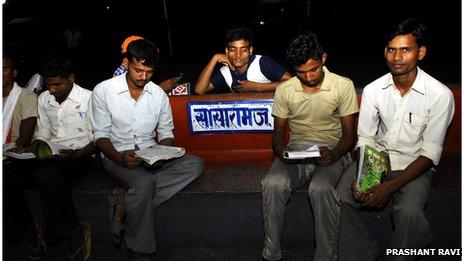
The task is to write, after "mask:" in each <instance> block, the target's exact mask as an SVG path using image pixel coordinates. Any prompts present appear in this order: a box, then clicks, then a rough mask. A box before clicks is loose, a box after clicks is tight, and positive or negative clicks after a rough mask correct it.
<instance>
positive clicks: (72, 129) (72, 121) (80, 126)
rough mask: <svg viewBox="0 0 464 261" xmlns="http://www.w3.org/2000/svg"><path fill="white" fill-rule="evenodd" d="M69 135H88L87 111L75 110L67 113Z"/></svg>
mask: <svg viewBox="0 0 464 261" xmlns="http://www.w3.org/2000/svg"><path fill="white" fill-rule="evenodd" d="M65 120H66V122H67V126H68V127H67V129H68V135H71V136H72V137H79V136H84V135H87V131H88V130H87V124H86V122H87V113H86V112H85V111H79V110H73V111H70V112H67V113H66V119H65Z"/></svg>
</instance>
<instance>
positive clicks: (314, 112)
mask: <svg viewBox="0 0 464 261" xmlns="http://www.w3.org/2000/svg"><path fill="white" fill-rule="evenodd" d="M287 57H288V60H289V61H290V63H291V64H292V65H293V66H294V69H295V71H296V76H295V77H293V78H291V79H290V80H288V81H286V82H284V83H282V84H280V85H279V86H278V87H277V90H276V93H275V96H274V105H273V109H272V115H273V116H274V134H273V136H272V149H273V151H274V155H275V157H276V159H275V161H274V163H273V164H272V166H271V169H270V170H269V172H268V174H267V175H266V177H265V178H264V179H263V181H262V185H263V190H262V209H263V219H264V231H265V235H264V236H265V238H264V250H263V253H262V255H263V258H264V259H266V260H279V259H281V258H282V252H281V240H282V231H283V226H284V217H285V207H286V204H287V202H288V201H289V199H290V195H291V192H293V191H295V190H296V189H298V188H300V187H301V186H303V185H305V184H308V182H310V183H309V188H308V194H309V198H310V201H311V205H312V209H313V211H314V217H315V224H316V235H315V238H316V253H315V257H314V260H332V259H336V256H335V255H334V254H335V253H336V251H335V250H336V249H335V245H336V243H337V242H336V241H335V240H336V235H338V230H337V226H336V224H337V218H338V216H337V213H338V211H337V207H338V203H337V197H336V190H335V187H336V186H337V184H338V180H339V179H340V177H341V175H342V174H343V172H344V170H345V169H346V168H347V167H348V166H349V165H350V164H352V163H353V161H352V160H351V157H350V155H349V154H348V152H349V151H350V149H351V148H352V146H353V145H354V143H355V127H354V122H355V114H356V113H357V112H358V103H357V99H356V91H355V89H354V85H353V82H352V81H351V80H350V79H348V78H345V77H342V76H339V75H337V74H335V73H332V72H330V71H329V70H328V69H327V68H326V67H325V66H324V64H325V62H326V59H327V54H326V52H325V51H324V49H323V47H322V45H321V44H320V43H319V41H318V39H317V37H316V35H315V34H314V33H311V32H308V33H302V34H300V35H298V36H297V37H296V38H294V39H293V40H292V41H291V42H290V45H289V48H288V49H287ZM287 127H288V128H289V129H290V141H289V142H288V144H287V143H286V129H287ZM314 145H318V146H319V150H320V157H316V158H311V159H303V160H291V159H286V158H284V152H285V151H286V150H307V149H308V148H310V147H312V146H314Z"/></svg>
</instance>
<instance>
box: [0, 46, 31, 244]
mask: <svg viewBox="0 0 464 261" xmlns="http://www.w3.org/2000/svg"><path fill="white" fill-rule="evenodd" d="M19 56H20V53H19V52H18V50H16V49H15V48H13V46H8V45H7V46H5V47H4V49H3V79H2V80H3V146H4V149H5V146H6V145H7V144H11V143H14V147H13V148H12V149H11V151H13V152H16V153H21V154H22V153H24V152H27V151H28V150H30V148H29V147H30V143H31V140H32V137H33V135H34V129H35V126H36V122H37V116H38V112H37V95H36V94H35V93H33V92H32V91H29V90H26V89H24V88H22V87H20V86H19V85H18V84H17V83H16V82H15V78H16V76H17V75H18V63H19V61H18V60H20V59H19ZM36 161H37V160H35V159H30V160H18V159H14V158H8V159H4V160H3V175H2V179H3V195H4V200H3V213H4V215H3V229H4V235H5V239H6V240H5V242H7V243H11V244H16V243H19V242H21V240H22V239H23V238H24V237H25V236H26V240H27V242H28V243H29V244H30V245H35V241H36V240H35V238H34V233H35V224H34V222H33V218H32V215H31V214H30V212H29V208H28V205H27V201H26V198H25V195H24V191H23V190H24V187H28V186H25V185H24V183H26V182H28V181H29V180H31V179H32V177H31V171H32V170H33V169H34V168H33V167H32V166H31V165H33V164H34V163H36ZM26 162H27V164H25V163H26ZM30 183H31V182H30Z"/></svg>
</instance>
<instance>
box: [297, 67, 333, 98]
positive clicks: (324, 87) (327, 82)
mask: <svg viewBox="0 0 464 261" xmlns="http://www.w3.org/2000/svg"><path fill="white" fill-rule="evenodd" d="M322 71H323V72H324V79H322V84H321V88H320V90H321V91H330V86H332V83H333V79H332V78H331V77H329V74H330V71H329V69H327V67H325V66H323V67H322ZM295 78H296V79H297V80H298V83H299V84H296V85H295V91H296V92H302V91H303V85H302V84H301V81H300V79H298V77H296V76H295Z"/></svg>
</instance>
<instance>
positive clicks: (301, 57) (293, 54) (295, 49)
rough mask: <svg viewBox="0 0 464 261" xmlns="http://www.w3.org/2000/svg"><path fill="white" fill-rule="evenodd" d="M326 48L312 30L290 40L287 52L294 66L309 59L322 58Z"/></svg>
mask: <svg viewBox="0 0 464 261" xmlns="http://www.w3.org/2000/svg"><path fill="white" fill-rule="evenodd" d="M323 54H324V48H323V47H322V45H321V44H320V42H319V40H318V39H317V36H316V34H314V33H312V32H305V33H300V34H299V35H297V36H296V37H295V38H293V39H292V40H291V41H290V44H289V45H288V49H287V52H286V55H287V59H288V61H289V62H290V64H291V65H292V66H298V65H302V64H305V63H306V62H307V61H308V60H309V59H314V60H320V59H322V55H323Z"/></svg>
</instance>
